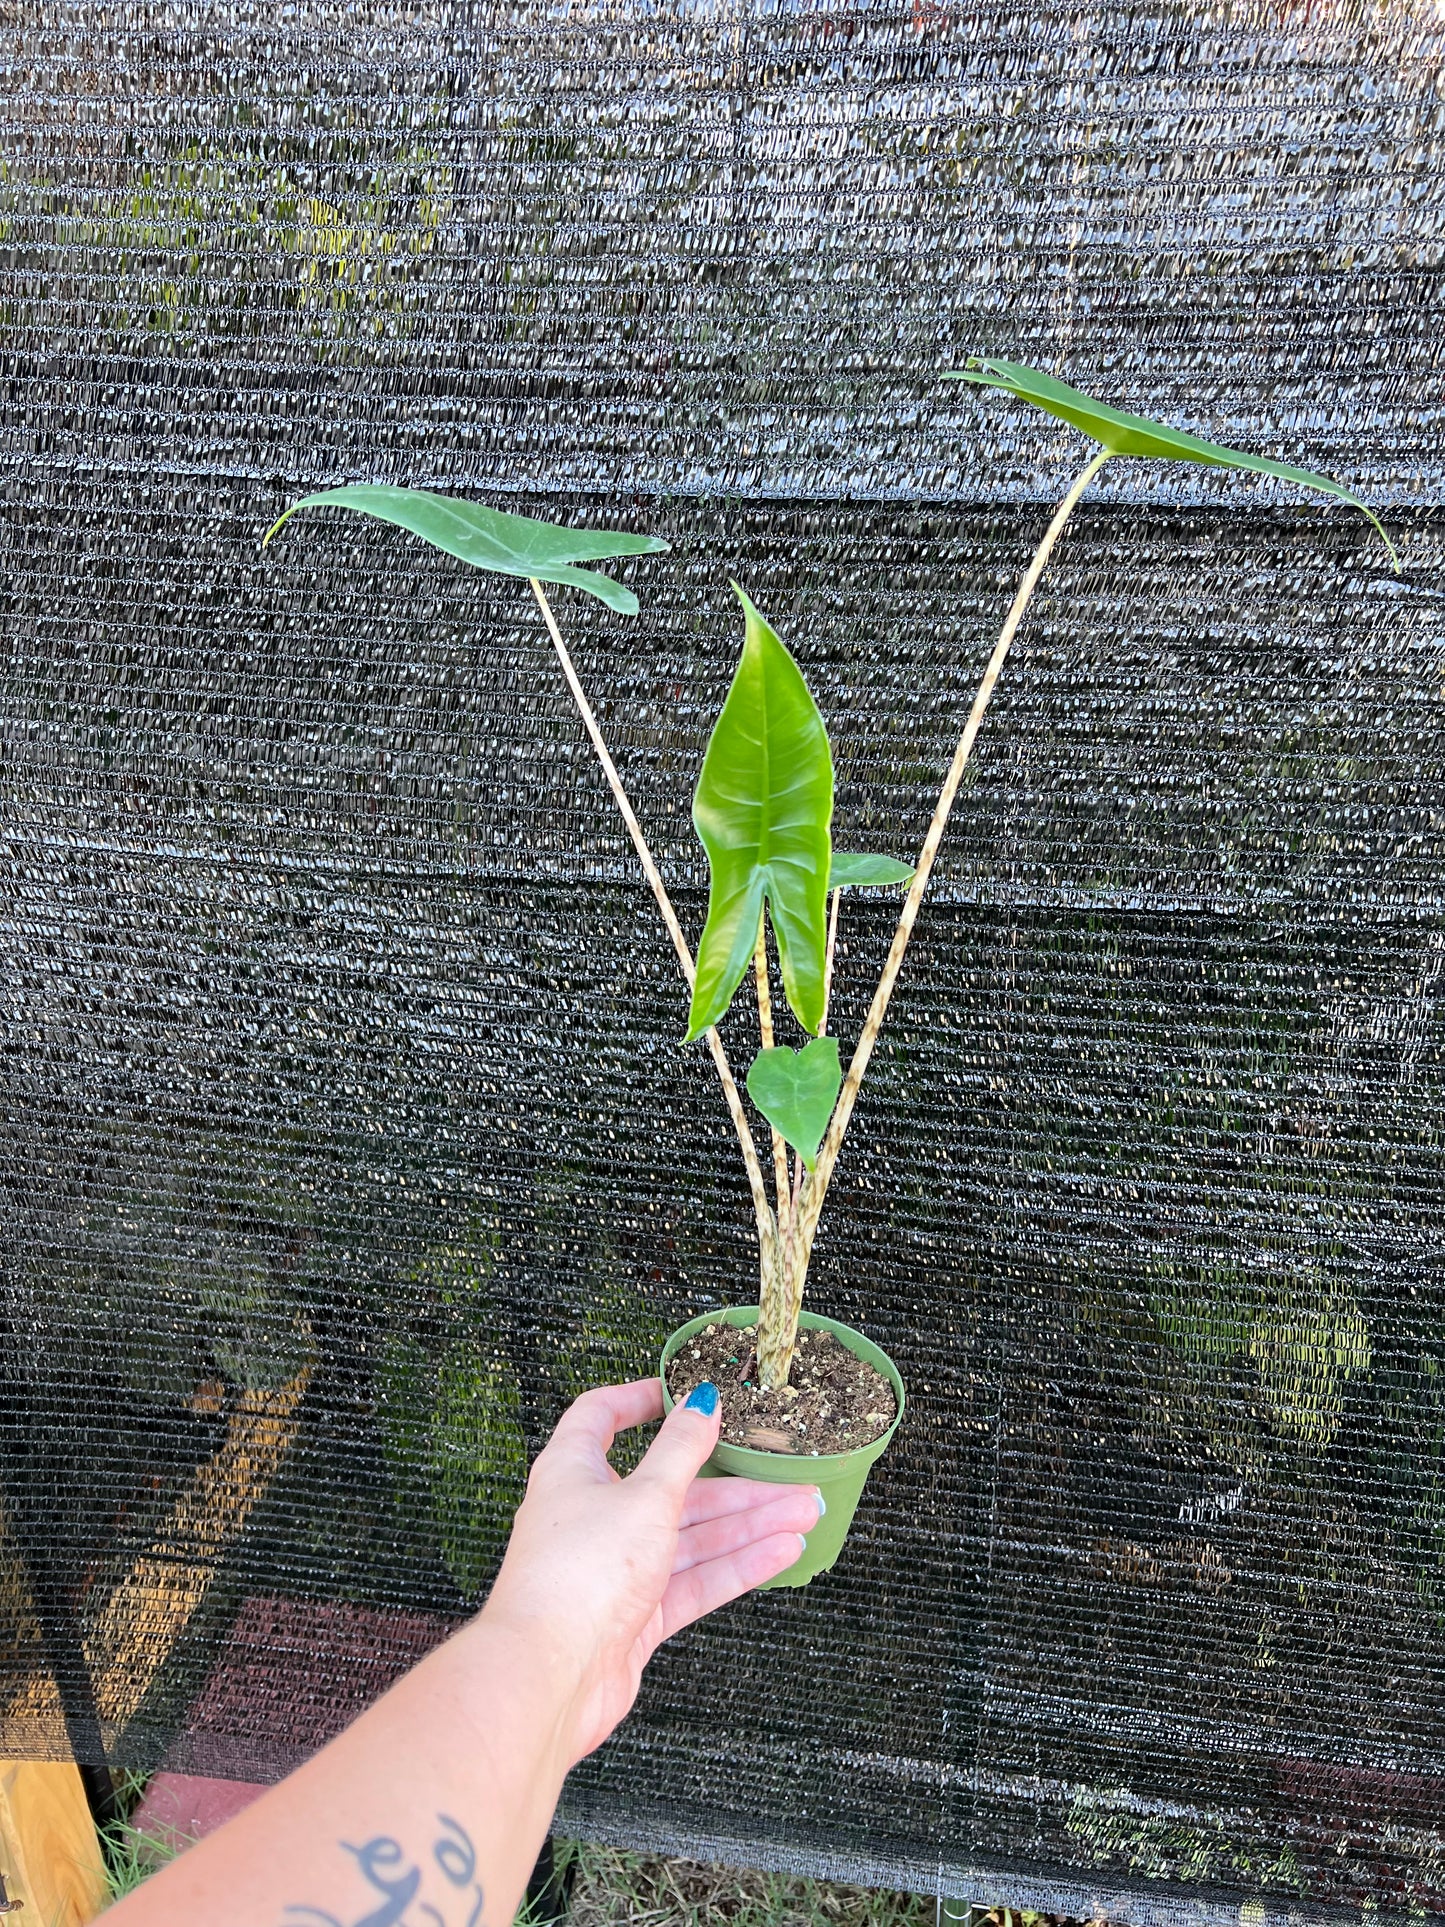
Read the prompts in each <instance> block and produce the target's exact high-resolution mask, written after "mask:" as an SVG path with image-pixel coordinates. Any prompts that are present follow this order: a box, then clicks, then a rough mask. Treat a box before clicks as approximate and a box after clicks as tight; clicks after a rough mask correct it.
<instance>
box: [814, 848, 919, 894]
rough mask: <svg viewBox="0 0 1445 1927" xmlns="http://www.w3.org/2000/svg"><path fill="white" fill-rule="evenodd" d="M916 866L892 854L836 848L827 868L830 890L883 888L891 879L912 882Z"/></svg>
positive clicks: (899, 881)
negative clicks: (854, 852)
mask: <svg viewBox="0 0 1445 1927" xmlns="http://www.w3.org/2000/svg"><path fill="white" fill-rule="evenodd" d="M912 881H913V866H912V865H911V864H908V863H900V862H899V861H898V859H897V857H893V856H855V855H853V854H852V853H851V852H849V851H846V850H834V852H833V862H832V867H831V869H830V870H829V872H828V888H829V889H830V890H881V889H883V888H884V887H885V886H886V885H888V884H890V883H912Z"/></svg>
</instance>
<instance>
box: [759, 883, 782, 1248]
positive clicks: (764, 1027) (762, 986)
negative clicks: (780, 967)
mask: <svg viewBox="0 0 1445 1927" xmlns="http://www.w3.org/2000/svg"><path fill="white" fill-rule="evenodd" d="M753 975H754V977H755V978H756V979H757V985H758V1038H759V1041H760V1042H761V1044H762V1047H763V1049H764V1050H771V1049H772V1048H773V997H772V992H771V991H770V989H769V988H768V913H767V911H766V910H764V911H763V912H762V913H761V914H760V915H759V917H758V941H757V948H756V949H755V950H754V951H753ZM773 1184H774V1187H775V1189H776V1191H777V1198H778V1236H779V1237H780V1238H782V1239H784V1240H786V1238H787V1235H788V1232H787V1226H786V1224H785V1222H784V1219H785V1217H786V1215H787V1209H788V1147H787V1146H786V1145H785V1144H784V1142H783V1138H782V1133H781V1132H780V1131H777V1130H774V1131H773Z"/></svg>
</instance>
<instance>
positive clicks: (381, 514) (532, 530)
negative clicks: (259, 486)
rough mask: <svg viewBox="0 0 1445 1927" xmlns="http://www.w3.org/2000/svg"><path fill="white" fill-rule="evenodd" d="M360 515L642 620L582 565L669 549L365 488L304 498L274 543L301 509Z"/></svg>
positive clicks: (648, 538)
mask: <svg viewBox="0 0 1445 1927" xmlns="http://www.w3.org/2000/svg"><path fill="white" fill-rule="evenodd" d="M314 508H341V509H355V510H356V511H357V513H358V514H361V515H370V516H374V517H375V519H376V520H377V521H378V522H392V523H395V525H396V527H397V528H399V529H408V530H410V532H411V533H412V534H413V535H419V536H421V538H422V540H423V541H425V542H430V543H431V545H432V547H433V548H434V549H442V550H444V551H445V553H446V554H447V555H455V556H457V557H459V558H460V560H461V561H463V562H469V563H470V564H471V565H472V567H473V568H474V569H490V570H492V571H493V572H494V573H496V574H498V575H516V576H522V577H523V578H524V579H525V578H530V577H532V576H535V577H536V579H537V580H538V581H539V582H554V583H559V584H561V586H562V587H564V588H568V589H582V590H585V592H586V593H587V594H588V595H593V596H596V597H597V599H598V601H599V602H605V603H606V604H607V606H608V608H609V609H615V610H616V611H617V613H618V615H621V616H635V615H636V614H637V597H636V596H635V595H634V594H633V593H632V591H631V590H630V589H626V588H624V587H623V585H622V584H621V583H620V582H614V581H613V580H612V578H611V577H610V576H606V575H597V574H596V573H594V571H593V570H591V569H578V568H574V567H573V566H572V565H573V564H574V563H577V562H601V561H605V560H606V559H607V558H608V557H609V556H616V555H657V554H659V553H661V552H662V551H663V550H665V549H666V548H667V543H666V542H663V541H660V540H659V539H658V538H657V537H656V536H655V535H621V534H616V533H614V532H612V531H610V530H607V529H566V528H563V527H562V526H561V525H560V524H559V523H556V522H538V521H535V520H534V519H533V518H532V517H531V516H530V515H509V514H508V513H507V512H506V511H505V510H503V509H489V508H487V507H486V506H485V504H483V503H481V502H459V501H455V500H454V499H453V498H452V497H451V496H449V495H433V494H431V493H430V492H429V491H428V490H427V489H423V488H382V487H380V486H372V485H370V484H366V483H358V484H357V485H356V486H354V487H350V488H327V489H322V491H321V492H320V494H319V495H303V496H302V498H301V500H300V501H299V502H293V503H292V504H291V506H290V508H289V509H287V511H286V513H285V515H283V516H282V517H281V518H280V520H279V521H277V522H275V523H273V524H272V526H271V527H270V528H269V529H268V530H267V531H266V536H265V540H264V541H263V542H262V544H261V547H262V548H263V549H264V548H265V546H266V543H267V542H269V541H270V540H271V537H272V536H273V535H274V534H275V533H276V531H277V529H279V528H280V527H281V524H282V523H283V522H286V521H289V519H290V518H291V517H292V516H293V515H294V514H295V513H296V511H297V510H298V509H314Z"/></svg>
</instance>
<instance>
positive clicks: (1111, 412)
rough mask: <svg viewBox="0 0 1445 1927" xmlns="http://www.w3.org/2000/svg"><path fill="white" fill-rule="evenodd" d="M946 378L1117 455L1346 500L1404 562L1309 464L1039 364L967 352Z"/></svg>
mask: <svg viewBox="0 0 1445 1927" xmlns="http://www.w3.org/2000/svg"><path fill="white" fill-rule="evenodd" d="M943 379H944V380H945V381H973V382H978V383H979V384H980V385H981V386H983V387H985V388H1001V389H1003V391H1004V393H1005V394H1008V395H1015V396H1017V398H1018V399H1019V400H1020V401H1030V402H1032V403H1033V404H1034V406H1035V408H1042V409H1044V410H1045V411H1046V412H1047V413H1048V414H1050V415H1055V416H1057V417H1058V419H1059V420H1060V421H1063V422H1068V423H1069V424H1070V426H1071V427H1074V428H1077V429H1078V430H1079V432H1080V433H1081V434H1084V435H1087V436H1089V438H1090V439H1091V440H1092V441H1096V442H1099V443H1100V444H1101V445H1102V446H1103V447H1105V448H1107V449H1111V450H1112V451H1113V452H1114V454H1116V455H1156V456H1159V457H1161V458H1162V459H1164V460H1165V461H1174V462H1198V463H1200V464H1201V465H1202V466H1203V467H1205V468H1242V469H1247V470H1249V471H1250V473H1251V474H1254V475H1274V476H1278V477H1279V479H1280V480H1281V481H1285V482H1298V483H1300V484H1301V486H1302V487H1304V488H1313V489H1318V490H1319V492H1320V494H1322V495H1332V496H1333V497H1334V498H1335V500H1336V501H1339V502H1348V503H1349V505H1350V507H1351V508H1356V509H1358V510H1359V511H1360V513H1361V515H1363V516H1365V517H1367V518H1368V520H1369V521H1370V522H1372V523H1373V524H1374V526H1375V528H1376V529H1377V530H1378V532H1379V536H1380V540H1381V541H1382V542H1383V543H1384V545H1385V547H1386V548H1387V549H1388V550H1389V551H1390V560H1391V561H1392V562H1393V563H1394V565H1395V567H1396V569H1397V570H1398V568H1399V566H1400V558H1399V556H1398V555H1396V553H1395V545H1394V543H1393V542H1391V540H1390V538H1389V536H1388V535H1386V533H1385V531H1384V529H1383V527H1382V526H1381V523H1380V518H1379V517H1378V516H1377V515H1376V514H1375V513H1374V512H1373V510H1371V509H1368V508H1366V506H1365V504H1364V503H1363V502H1362V501H1361V500H1360V498H1359V496H1358V495H1352V494H1351V493H1350V491H1349V490H1348V489H1347V488H1342V487H1341V486H1340V484H1339V483H1338V482H1332V481H1331V480H1330V478H1329V476H1328V475H1316V474H1315V473H1314V471H1313V470H1312V469H1308V468H1291V467H1290V465H1289V464H1288V463H1287V462H1271V461H1268V460H1267V459H1266V458H1265V457H1264V456H1263V455H1243V454H1241V453H1240V451H1239V450H1238V449H1237V448H1225V447H1224V446H1223V445H1222V444H1221V443H1219V442H1206V441H1203V440H1201V438H1200V437H1199V436H1198V435H1189V434H1186V433H1185V432H1184V430H1183V429H1182V428H1166V427H1165V425H1164V423H1163V422H1155V421H1150V420H1149V418H1148V417H1147V416H1145V415H1126V414H1125V413H1124V411H1123V410H1122V409H1119V408H1110V407H1109V406H1108V405H1107V403H1105V402H1101V401H1095V400H1094V399H1093V397H1092V396H1091V395H1086V394H1084V393H1083V392H1082V391H1081V390H1080V389H1078V388H1070V386H1069V384H1068V383H1067V382H1066V381H1056V380H1055V379H1054V377H1053V376H1052V375H1045V374H1042V373H1040V371H1039V370H1038V369H1037V368H1025V367H1022V366H1021V365H1020V364H1019V363H1018V362H1016V361H996V360H995V359H994V358H993V356H992V355H973V356H971V357H970V358H969V364H968V366H967V368H958V369H951V370H950V371H949V372H948V373H947V374H946V375H945V376H944V377H943Z"/></svg>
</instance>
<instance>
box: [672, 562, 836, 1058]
mask: <svg viewBox="0 0 1445 1927" xmlns="http://www.w3.org/2000/svg"><path fill="white" fill-rule="evenodd" d="M733 588H734V590H735V591H736V593H737V597H738V600H739V601H740V602H741V603H742V605H743V612H744V615H745V616H746V618H747V627H746V632H745V634H744V638H743V653H742V659H741V660H740V662H739V663H738V667H737V673H736V675H735V676H734V677H733V680H732V686H731V687H730V688H729V690H728V693H727V699H726V701H725V702H724V703H723V706H722V713H721V714H720V715H719V717H718V719H717V723H716V724H715V726H714V728H713V732H712V736H711V738H710V740H709V742H708V746H707V754H706V756H704V758H703V764H702V774H701V776H699V778H698V782H697V792H696V794H695V795H694V797H693V804H692V820H693V823H694V824H695V825H696V827H697V833H698V835H699V837H701V839H702V846H703V848H704V849H705V850H706V851H707V860H708V869H709V871H710V874H711V884H710V888H709V891H708V901H707V923H706V925H705V927H704V929H703V933H702V941H701V943H700V944H699V945H698V950H697V979H696V982H695V983H694V984H693V991H692V1009H691V1012H690V1013H689V1016H688V1028H687V1041H688V1042H691V1041H692V1039H693V1038H694V1037H701V1035H702V1033H703V1032H704V1031H705V1030H706V1029H707V1028H708V1026H709V1025H710V1024H715V1023H716V1022H717V1020H718V1019H719V1017H721V1016H722V1014H723V1012H724V1011H725V1010H726V1009H727V1007H728V1005H729V1004H730V1003H731V1002H732V997H733V992H734V991H735V990H736V989H737V987H738V984H739V983H740V982H741V981H742V975H743V972H744V971H745V970H746V969H747V967H748V963H749V960H750V959H751V957H752V954H753V947H754V945H755V944H756V942H757V936H758V918H759V916H760V914H761V912H762V907H763V903H764V901H765V900H766V902H767V905H768V908H769V910H770V912H771V915H772V920H773V928H774V930H775V931H776V932H777V937H778V961H779V963H780V964H781V966H782V972H783V992H784V995H785V996H786V997H787V1000H788V1003H789V1004H790V1006H791V1007H792V1011H793V1014H794V1016H795V1017H796V1018H797V1020H798V1022H799V1023H800V1024H801V1025H802V1026H803V1028H804V1030H817V1028H818V1026H819V1025H820V1024H821V1023H822V1021H823V966H824V956H825V952H826V948H827V901H828V865H829V840H828V826H829V824H830V823H831V821H832V817H833V756H832V752H831V750H830V749H829V747H828V732H827V730H826V729H825V728H824V726H823V718H822V717H821V716H820V715H819V714H818V705H817V704H816V703H815V702H814V701H813V698H812V695H811V693H810V692H809V689H808V685H807V683H805V682H804V680H803V672H802V671H801V670H800V669H799V667H798V665H797V664H796V663H795V662H794V661H793V658H792V657H791V656H790V655H789V654H788V652H787V650H786V649H785V648H784V647H783V645H782V643H781V642H780V641H779V640H778V637H777V635H776V634H775V633H774V631H773V630H772V629H771V628H770V627H769V625H768V624H767V623H766V622H765V621H764V620H763V618H762V617H761V616H760V615H759V614H758V612H757V610H756V609H755V608H754V607H753V605H752V603H751V602H750V601H749V600H748V598H747V597H746V596H745V595H744V594H743V592H742V590H741V589H739V588H738V586H737V584H736V583H734V584H733Z"/></svg>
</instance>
